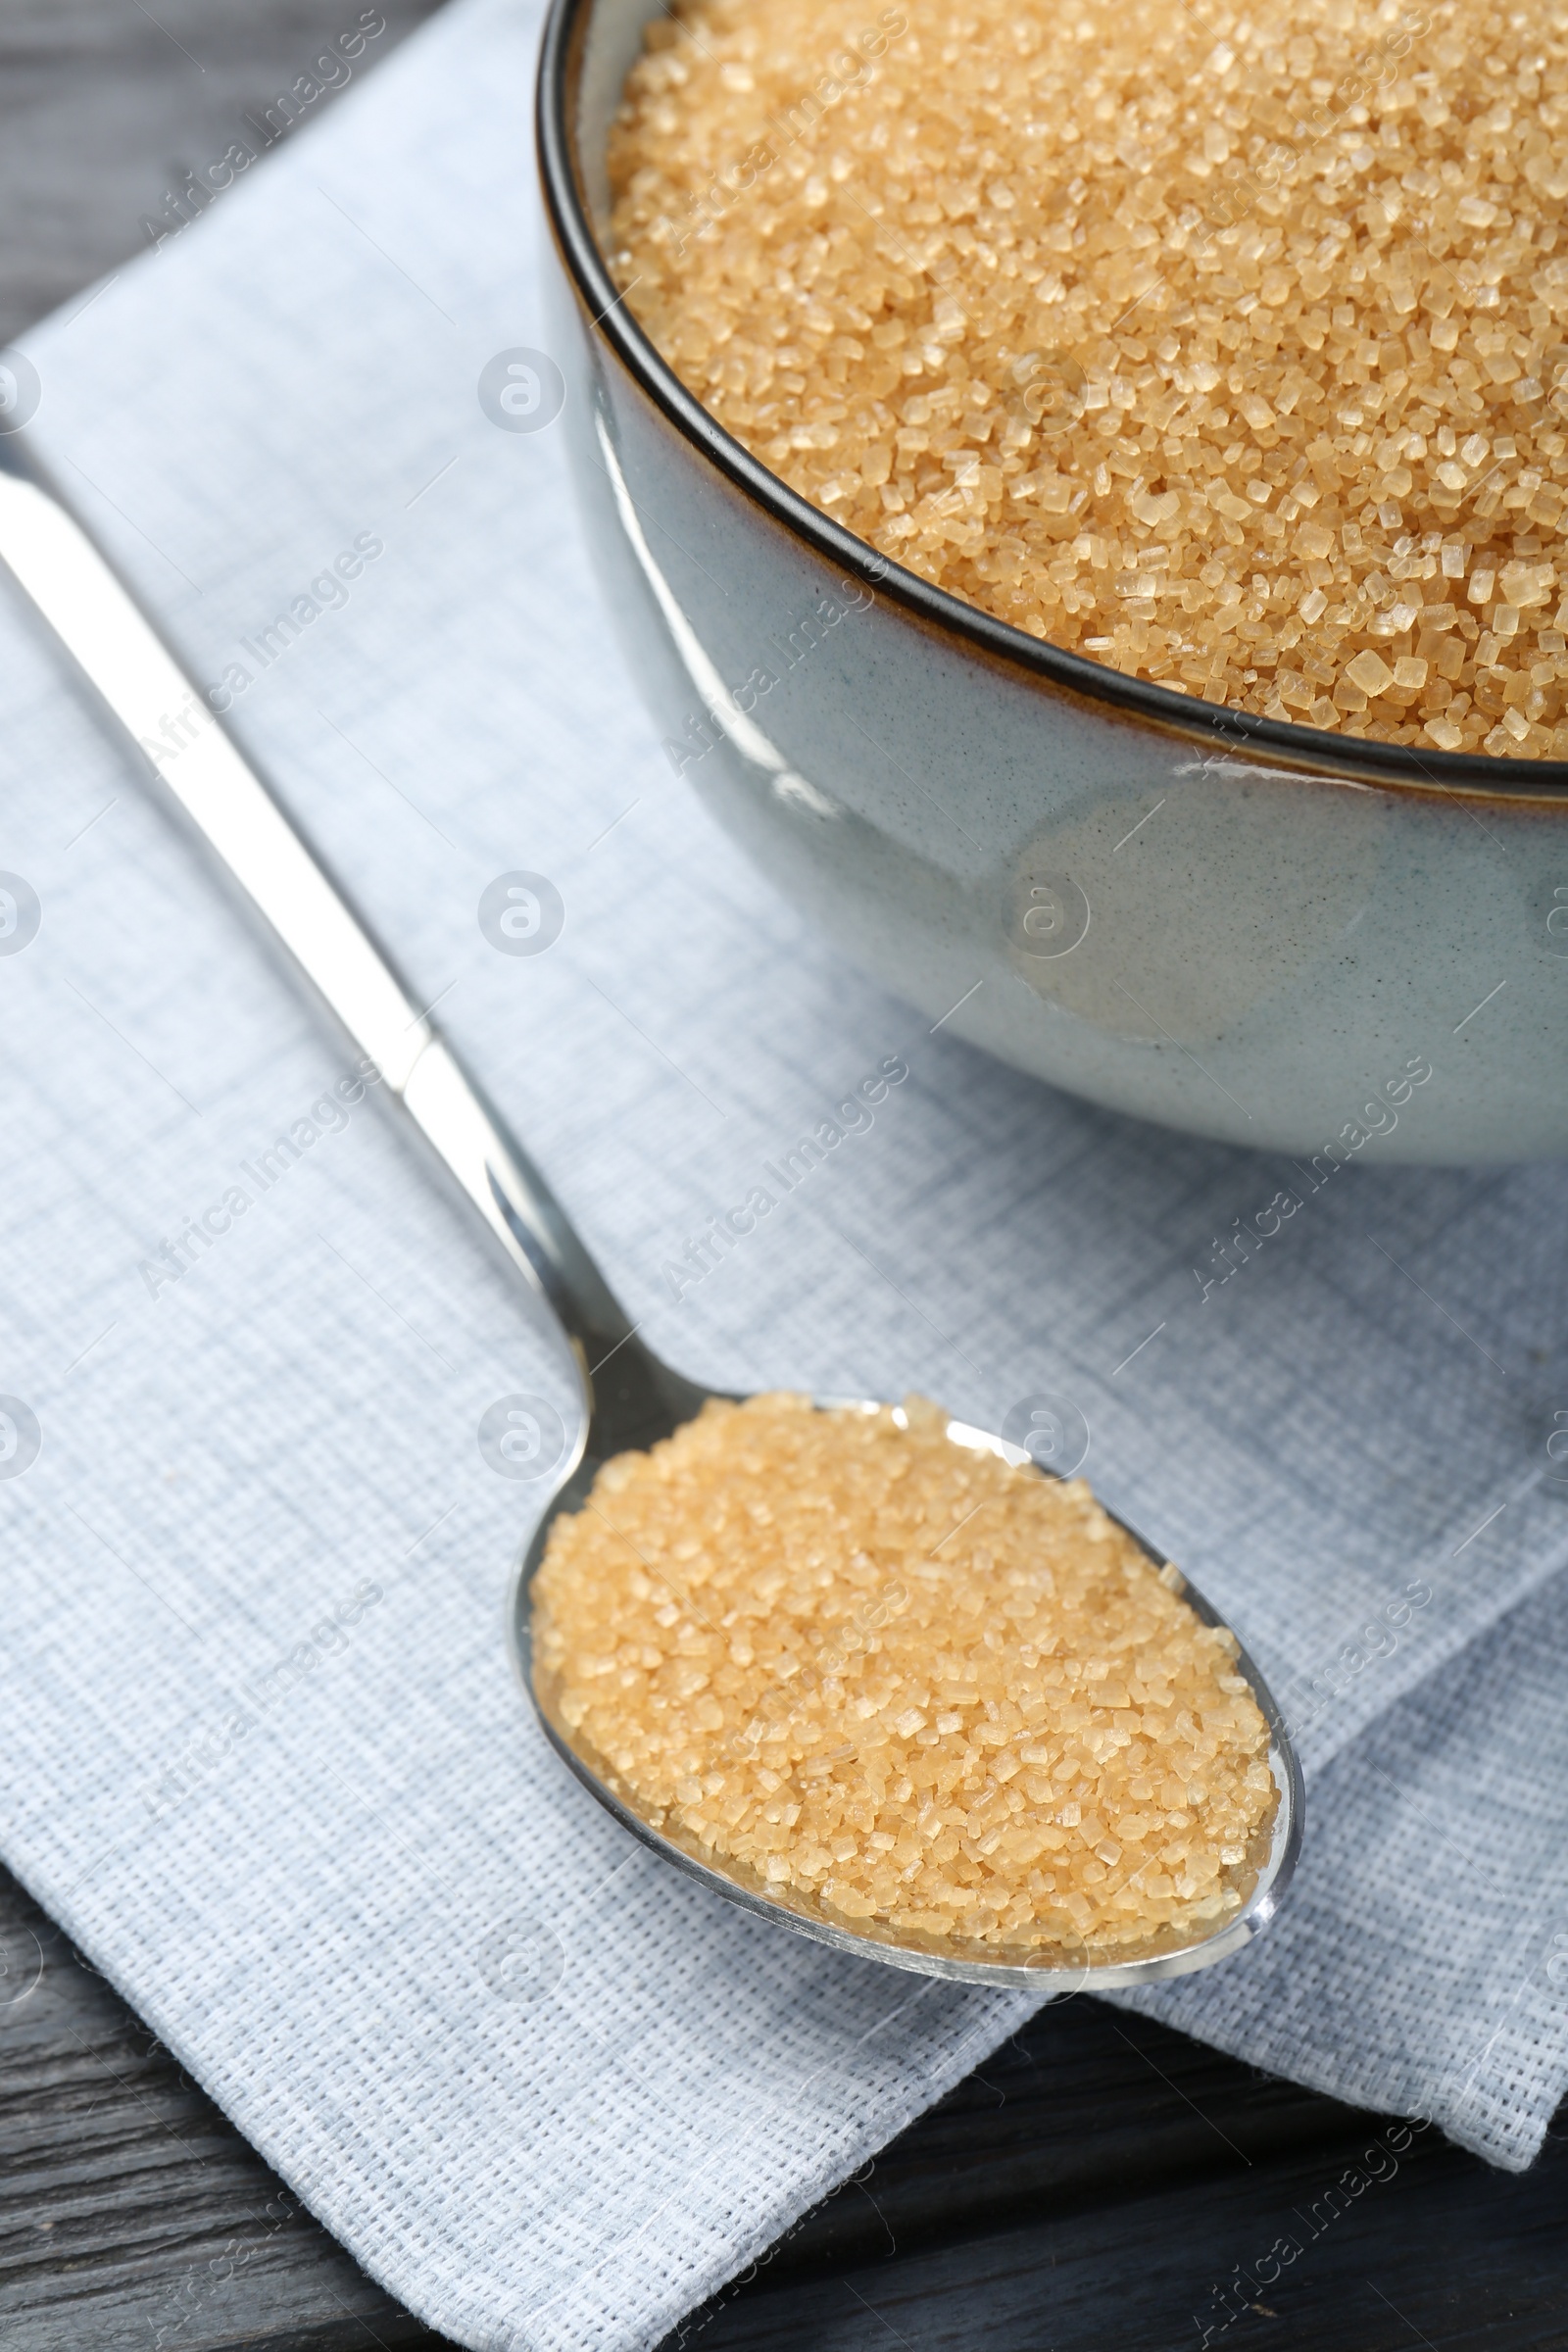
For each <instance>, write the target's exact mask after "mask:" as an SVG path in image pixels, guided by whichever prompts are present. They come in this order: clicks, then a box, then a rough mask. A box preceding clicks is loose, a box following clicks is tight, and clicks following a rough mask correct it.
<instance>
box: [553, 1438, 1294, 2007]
mask: <svg viewBox="0 0 1568 2352" xmlns="http://www.w3.org/2000/svg"><path fill="white" fill-rule="evenodd" d="M947 1426H948V1423H947V1416H946V1414H944V1413H943V1412H942V1411H940V1409H939V1408H938V1407H937V1406H935V1405H931V1404H926V1403H922V1402H920V1401H919V1400H915V1399H911V1400H910V1402H909V1404H908V1405H907V1406H906V1407H905V1408H904V1410H903V1413H902V1414H895V1413H894V1412H893V1411H892V1410H890V1409H887V1408H883V1409H880V1410H878V1411H876V1412H872V1413H865V1412H860V1411H857V1410H854V1409H848V1408H847V1409H839V1410H832V1411H819V1410H818V1409H816V1408H815V1407H814V1406H813V1405H812V1404H811V1402H810V1400H809V1398H808V1397H798V1396H791V1395H774V1396H763V1397H753V1398H751V1399H750V1400H748V1401H747V1402H746V1403H744V1404H739V1405H728V1404H716V1403H711V1404H709V1405H708V1406H706V1407H705V1409H704V1410H703V1412H702V1413H701V1414H700V1415H699V1416H698V1418H697V1419H696V1420H695V1421H693V1422H689V1423H688V1424H687V1425H686V1426H685V1427H684V1428H682V1429H680V1430H678V1431H677V1432H676V1434H675V1435H674V1436H673V1437H672V1438H670V1439H668V1440H666V1441H665V1442H664V1443H663V1444H662V1445H659V1446H655V1447H654V1448H653V1449H652V1451H651V1452H648V1453H633V1454H624V1455H621V1456H620V1457H618V1458H617V1459H616V1460H614V1461H612V1462H610V1463H608V1464H607V1465H606V1466H605V1468H604V1469H603V1470H602V1471H601V1472H600V1473H599V1476H598V1478H597V1480H596V1481H595V1484H594V1488H593V1491H592V1494H591V1495H590V1497H589V1500H588V1502H587V1504H586V1506H585V1507H584V1508H583V1509H582V1510H580V1511H578V1512H577V1513H576V1514H575V1515H573V1516H569V1517H563V1518H560V1519H558V1520H557V1521H556V1523H555V1526H554V1527H553V1529H552V1531H551V1535H550V1540H549V1544H548V1547H547V1550H546V1555H545V1560H544V1563H543V1565H542V1567H541V1568H540V1570H539V1573H538V1576H537V1578H536V1579H535V1582H534V1587H533V1595H532V1600H533V1611H534V1645H535V1661H536V1665H535V1671H536V1674H537V1675H538V1677H539V1682H540V1689H541V1694H542V1695H544V1696H545V1698H546V1703H547V1705H549V1706H550V1707H551V1708H552V1709H553V1711H554V1713H555V1715H556V1717H557V1719H558V1720H559V1721H560V1722H561V1723H562V1724H563V1725H564V1727H565V1730H566V1733H567V1736H568V1738H569V1739H570V1740H571V1742H572V1744H573V1745H574V1746H575V1747H576V1748H577V1749H578V1751H579V1752H580V1753H581V1754H582V1755H583V1756H584V1757H585V1759H587V1760H588V1761H589V1762H591V1763H592V1764H593V1765H594V1766H595V1768H596V1769H597V1770H598V1771H599V1772H600V1773H601V1774H602V1775H603V1777H605V1778H606V1779H607V1780H608V1781H609V1782H610V1783H611V1785H612V1786H613V1787H614V1788H616V1789H618V1790H619V1791H620V1792H621V1794H622V1795H623V1796H624V1797H625V1799H626V1800H627V1801H628V1802H629V1803H630V1804H631V1805H632V1806H633V1808H634V1809H635V1810H636V1811H637V1812H638V1813H639V1814H641V1815H642V1816H643V1817H644V1818H645V1819H647V1820H648V1821H649V1822H651V1823H652V1824H653V1825H654V1826H656V1827H658V1828H660V1829H662V1830H663V1831H664V1833H665V1834H666V1835H667V1836H669V1837H671V1838H674V1839H675V1840H676V1841H677V1842H678V1843H680V1844H682V1845H683V1846H685V1847H686V1848H687V1849H688V1850H690V1851H693V1852H695V1853H698V1854H699V1855H701V1856H702V1857H703V1858H704V1859H705V1860H707V1861H708V1862H710V1863H711V1864H712V1865H713V1866H714V1867H715V1868H717V1869H718V1870H720V1871H723V1872H725V1873H726V1874H727V1875H729V1876H731V1877H733V1878H735V1879H737V1880H739V1881H740V1882H741V1883H742V1884H744V1885H747V1886H750V1887H753V1888H754V1890H757V1891H761V1892H765V1893H770V1894H772V1895H773V1896H775V1897H776V1898H778V1899H780V1900H781V1901H784V1902H786V1903H789V1904H790V1905H792V1906H793V1907H794V1908H796V1909H805V1910H808V1911H815V1912H816V1913H817V1914H818V1915H819V1916H820V1917H822V1918H823V1919H826V1920H828V1921H830V1922H833V1923H834V1924H836V1925H838V1926H840V1927H846V1926H848V1927H852V1928H858V1929H859V1930H861V1932H864V1931H865V1930H866V1928H867V1927H869V1928H870V1929H871V1931H872V1932H873V1933H875V1932H876V1931H877V1929H878V1928H881V1929H883V1930H891V1931H892V1932H893V1933H894V1934H895V1935H896V1936H913V1937H915V1938H916V1939H919V1938H925V1939H937V1941H938V1943H939V1945H940V1943H941V1942H942V1941H944V1940H946V1941H947V1942H948V1943H949V1944H950V1945H952V1946H954V1947H959V1946H974V1947H980V1948H983V1951H984V1953H985V1954H987V1955H989V1956H990V1957H991V1958H993V1959H999V1960H1001V1959H1005V1958H1007V1957H1009V1956H1013V1957H1016V1958H1018V1959H1027V1958H1030V1957H1033V1958H1036V1959H1039V1958H1042V1957H1045V1958H1049V1957H1050V1954H1051V1953H1052V1951H1054V1950H1055V1949H1060V1950H1061V1951H1063V1952H1065V1953H1067V1954H1071V1955H1075V1956H1077V1957H1079V1958H1082V1957H1083V1956H1084V1955H1085V1954H1086V1953H1088V1954H1091V1955H1096V1956H1109V1957H1116V1958H1123V1959H1125V1958H1133V1957H1137V1956H1140V1955H1141V1954H1143V1953H1146V1952H1151V1951H1157V1950H1163V1949H1168V1948H1173V1947H1175V1946H1178V1945H1181V1944H1183V1943H1187V1942H1191V1941H1193V1940H1195V1939H1196V1938H1198V1937H1200V1936H1204V1935H1208V1934H1212V1933H1213V1931H1214V1930H1215V1928H1216V1927H1218V1926H1220V1925H1222V1924H1223V1922H1224V1920H1225V1919H1226V1917H1227V1916H1228V1915H1229V1914H1231V1913H1233V1912H1235V1911H1236V1910H1237V1909H1239V1908H1240V1906H1241V1905H1242V1904H1243V1903H1244V1902H1245V1901H1246V1899H1247V1896H1248V1894H1249V1893H1250V1889H1251V1887H1252V1886H1253V1885H1254V1883H1255V1880H1256V1875H1257V1870H1258V1867H1259V1864H1260V1862H1261V1861H1262V1859H1263V1858H1264V1857H1265V1856H1266V1854H1267V1850H1268V1843H1269V1834H1270V1827H1271V1824H1272V1821H1273V1818H1274V1813H1275V1809H1276V1805H1277V1801H1278V1798H1277V1790H1276V1788H1275V1783H1274V1779H1273V1776H1272V1773H1271V1771H1270V1768H1269V1764H1268V1731H1267V1726H1266V1724H1265V1723H1264V1720H1263V1717H1262V1715H1261V1713H1260V1711H1259V1709H1258V1707H1257V1704H1256V1701H1255V1700H1254V1699H1253V1697H1252V1695H1251V1692H1250V1689H1249V1687H1248V1684H1247V1682H1246V1680H1245V1678H1244V1677H1243V1676H1242V1675H1241V1674H1239V1673H1238V1672H1237V1671H1236V1663H1235V1651H1236V1644H1235V1640H1234V1637H1233V1636H1231V1635H1230V1634H1228V1633H1226V1632H1224V1631H1222V1630H1219V1629H1215V1628H1211V1627H1207V1626H1205V1625H1203V1624H1202V1622H1201V1620H1200V1619H1199V1618H1198V1617H1197V1616H1196V1615H1195V1613H1194V1611H1193V1610H1192V1609H1191V1608H1190V1607H1189V1605H1188V1604H1187V1602H1186V1601H1185V1600H1183V1599H1182V1598H1181V1597H1180V1594H1179V1592H1178V1591H1177V1590H1176V1587H1177V1586H1178V1585H1179V1583H1180V1579H1179V1578H1178V1577H1176V1575H1175V1573H1174V1572H1173V1571H1171V1570H1168V1569H1167V1570H1164V1571H1157V1570H1156V1569H1155V1568H1154V1567H1153V1566H1152V1563H1151V1562H1150V1560H1149V1559H1148V1557H1147V1556H1146V1554H1145V1553H1144V1552H1143V1551H1142V1550H1141V1549H1140V1548H1139V1546H1138V1545H1137V1544H1134V1543H1133V1542H1132V1540H1131V1539H1130V1538H1129V1537H1128V1536H1126V1535H1125V1534H1124V1533H1123V1532H1122V1530H1121V1529H1120V1528H1118V1527H1117V1526H1116V1524H1115V1522H1114V1521H1113V1520H1111V1519H1110V1518H1109V1517H1108V1516H1107V1515H1106V1513H1105V1512H1104V1511H1103V1510H1102V1508H1101V1506H1100V1504H1099V1503H1098V1502H1097V1501H1096V1500H1095V1498H1094V1496H1093V1495H1091V1493H1090V1491H1089V1489H1088V1487H1087V1486H1086V1485H1084V1484H1083V1482H1082V1481H1081V1480H1074V1481H1072V1482H1070V1483H1065V1484H1063V1483H1061V1482H1058V1481H1054V1480H1052V1479H1048V1478H1046V1477H1044V1476H1043V1475H1042V1474H1041V1473H1040V1472H1039V1471H1037V1470H1036V1469H1034V1468H1033V1467H1032V1466H1026V1467H1021V1468H1019V1467H1013V1466H1011V1465H1009V1464H1008V1463H1007V1462H1006V1461H1005V1460H1003V1459H1002V1458H1000V1457H999V1456H998V1455H995V1454H992V1453H989V1452H984V1451H980V1450H977V1449H975V1448H971V1447H969V1446H960V1445H958V1444H956V1443H955V1442H954V1441H953V1440H951V1439H950V1438H949V1437H948V1435H947Z"/></svg>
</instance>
